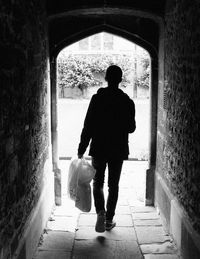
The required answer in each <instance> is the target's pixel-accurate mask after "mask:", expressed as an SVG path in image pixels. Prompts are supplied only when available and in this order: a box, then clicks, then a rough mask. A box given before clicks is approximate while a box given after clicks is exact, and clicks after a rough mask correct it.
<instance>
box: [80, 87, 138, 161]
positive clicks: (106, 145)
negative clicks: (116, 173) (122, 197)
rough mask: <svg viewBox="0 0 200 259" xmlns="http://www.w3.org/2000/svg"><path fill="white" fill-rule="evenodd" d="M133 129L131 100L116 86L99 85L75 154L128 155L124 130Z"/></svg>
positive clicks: (93, 155) (123, 157) (125, 157)
mask: <svg viewBox="0 0 200 259" xmlns="http://www.w3.org/2000/svg"><path fill="white" fill-rule="evenodd" d="M135 129H136V123H135V104H134V102H133V101H132V100H131V99H130V98H129V97H128V95H127V94H125V93H124V92H123V91H122V90H120V89H115V90H112V89H110V88H109V87H106V88H100V89H99V90H98V91H97V94H95V95H93V96H92V99H91V101H90V104H89V107H88V111H87V114H86V117H85V121H84V127H83V130H82V133H81V140H80V144H79V147H78V154H84V153H85V151H86V149H87V146H88V145H89V142H90V140H91V144H90V150H89V155H90V156H92V157H99V158H104V157H105V158H110V157H119V158H122V159H128V154H129V147H128V134H129V133H132V132H134V131H135Z"/></svg>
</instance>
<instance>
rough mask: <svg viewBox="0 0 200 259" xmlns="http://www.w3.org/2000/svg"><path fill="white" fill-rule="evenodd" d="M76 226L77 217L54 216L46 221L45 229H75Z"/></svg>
mask: <svg viewBox="0 0 200 259" xmlns="http://www.w3.org/2000/svg"><path fill="white" fill-rule="evenodd" d="M76 228H77V219H76V218H74V217H55V218H54V219H53V220H52V221H48V223H47V229H49V230H57V231H59V230H60V231H72V232H73V231H75V229H76Z"/></svg>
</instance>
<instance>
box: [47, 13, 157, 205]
mask: <svg viewBox="0 0 200 259" xmlns="http://www.w3.org/2000/svg"><path fill="white" fill-rule="evenodd" d="M120 17H121V18H123V17H122V15H121V14H117V20H119V18H120ZM76 18H77V16H73V17H71V19H72V20H73V21H74V22H75V20H76ZM93 18H94V17H93ZM94 19H95V18H94ZM129 19H130V17H129ZM134 19H135V18H134ZM95 21H96V20H95ZM123 24H125V25H126V19H125V20H124V22H123ZM128 25H129V24H127V30H125V29H122V28H120V26H119V27H118V26H113V24H107V23H105V20H104V22H103V23H101V24H98V25H95V26H92V25H91V26H88V24H87V26H85V28H83V29H81V30H79V31H76V32H73V33H71V34H68V35H65V36H66V37H63V38H62V40H61V39H59V41H58V42H57V44H54V46H51V45H50V50H51V51H50V54H51V55H50V59H51V90H52V146H53V147H52V148H53V167H54V172H55V201H56V204H57V205H60V204H61V181H60V170H59V168H58V148H57V146H58V133H57V85H56V77H57V76H56V59H57V55H58V54H59V52H60V51H61V50H62V49H63V48H64V47H66V46H68V45H70V44H72V43H74V42H76V41H79V40H81V39H83V38H85V37H87V36H91V35H93V34H95V33H99V32H103V31H104V32H108V33H112V34H114V35H117V36H121V37H123V38H125V39H127V40H129V41H132V42H133V43H136V44H138V45H139V46H141V47H143V48H144V49H146V50H147V51H148V52H149V54H150V57H151V87H150V100H151V102H150V143H149V151H150V152H149V154H150V155H149V169H148V170H147V178H146V183H147V184H146V202H145V203H146V205H153V204H154V173H155V166H156V138H157V96H158V51H157V50H158V45H156V44H155V45H153V44H152V42H151V41H148V40H147V39H145V38H143V37H142V36H144V35H141V37H140V36H138V34H135V33H133V31H131V30H130V28H128V27H129V26H128ZM156 26H158V25H156ZM125 27H126V26H125ZM137 30H138V28H137ZM155 35H156V37H157V41H159V39H158V36H159V33H158V31H156V32H155ZM156 37H155V38H156ZM50 38H51V37H50ZM157 44H158V42H157Z"/></svg>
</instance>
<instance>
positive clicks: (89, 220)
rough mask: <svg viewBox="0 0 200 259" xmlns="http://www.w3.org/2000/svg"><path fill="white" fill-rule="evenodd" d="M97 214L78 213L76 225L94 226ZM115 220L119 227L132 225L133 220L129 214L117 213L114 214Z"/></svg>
mask: <svg viewBox="0 0 200 259" xmlns="http://www.w3.org/2000/svg"><path fill="white" fill-rule="evenodd" d="M96 219H97V216H96V214H91V213H89V214H83V213H82V214H80V217H79V221H78V226H95V224H96ZM115 221H116V223H117V226H119V227H132V226H133V221H132V217H131V215H127V214H122V215H119V214H117V215H116V216H115Z"/></svg>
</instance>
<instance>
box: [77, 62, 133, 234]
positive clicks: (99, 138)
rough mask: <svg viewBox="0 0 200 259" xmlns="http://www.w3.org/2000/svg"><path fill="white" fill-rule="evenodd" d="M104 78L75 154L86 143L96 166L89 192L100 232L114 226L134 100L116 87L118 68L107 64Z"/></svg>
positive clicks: (126, 155) (117, 84)
mask: <svg viewBox="0 0 200 259" xmlns="http://www.w3.org/2000/svg"><path fill="white" fill-rule="evenodd" d="M105 80H106V81H107V83H108V86H107V87H105V88H100V89H99V90H98V91H97V94H94V95H93V96H92V99H91V101H90V104H89V107H88V111H87V114H86V117H85V121H84V127H83V130H82V133H81V140H80V144H79V147H78V157H79V158H81V157H82V156H83V154H84V153H85V151H86V149H87V146H88V145H89V142H90V141H91V143H90V150H89V155H90V156H91V157H92V165H93V166H94V168H95V169H96V175H95V177H94V179H93V195H94V203H95V208H96V212H97V222H96V226H95V230H96V231H97V232H104V231H105V229H106V230H111V229H112V228H113V227H115V225H116V223H115V222H114V221H113V217H114V215H115V208H116V204H117V199H118V189H119V187H118V185H119V179H120V174H121V169H122V164H123V160H126V159H128V154H129V147H128V134H129V133H132V132H134V131H135V128H136V124H135V105H134V102H133V101H132V100H131V99H130V98H129V97H128V95H127V94H125V93H124V92H123V91H122V90H120V89H119V88H118V86H119V83H120V82H121V81H122V70H121V68H120V67H118V66H116V65H112V66H110V67H108V69H107V71H106V76H105ZM107 165H108V191H109V194H108V198H107V204H106V210H105V200H104V192H103V185H104V177H105V169H106V166H107Z"/></svg>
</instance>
